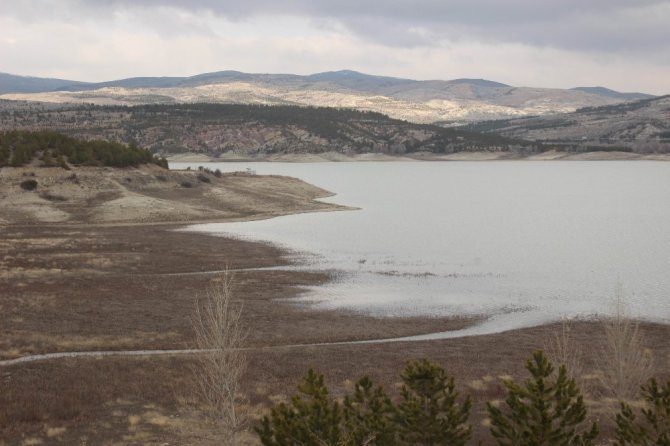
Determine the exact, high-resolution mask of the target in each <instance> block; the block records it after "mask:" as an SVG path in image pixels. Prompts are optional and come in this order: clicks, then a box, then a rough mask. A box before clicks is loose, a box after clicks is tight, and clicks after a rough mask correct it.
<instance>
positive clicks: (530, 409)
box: [487, 351, 598, 446]
mask: <svg viewBox="0 0 670 446" xmlns="http://www.w3.org/2000/svg"><path fill="white" fill-rule="evenodd" d="M526 368H527V369H528V371H529V372H530V373H531V375H532V379H530V380H527V381H526V382H525V383H524V384H523V385H520V384H517V383H515V382H514V381H511V380H510V381H505V387H506V388H507V399H506V401H505V402H506V405H507V407H506V408H505V409H504V410H501V409H500V408H497V407H495V406H493V405H492V404H491V403H487V407H488V411H489V415H490V416H491V423H492V427H491V433H492V434H493V436H494V437H495V439H496V442H497V444H499V445H500V446H518V445H524V446H545V445H546V446H571V445H584V446H586V445H593V444H594V440H595V438H596V436H597V435H598V425H597V423H593V424H592V425H591V427H590V429H588V430H583V429H580V425H581V424H582V423H583V422H584V420H585V419H586V406H585V405H584V400H583V397H582V395H581V393H580V391H579V389H578V388H577V385H576V384H575V380H574V379H573V378H570V377H568V374H567V370H566V368H565V366H564V365H562V366H561V367H560V368H559V369H558V374H555V373H554V367H553V366H552V365H551V363H550V362H549V361H548V360H547V358H546V357H545V355H544V353H543V352H542V351H537V352H535V353H533V357H532V359H530V360H528V363H527V365H526Z"/></svg>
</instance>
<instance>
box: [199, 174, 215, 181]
mask: <svg viewBox="0 0 670 446" xmlns="http://www.w3.org/2000/svg"><path fill="white" fill-rule="evenodd" d="M198 180H199V181H202V182H203V183H210V182H211V181H212V180H210V179H209V177H208V176H207V175H205V174H202V173H199V174H198Z"/></svg>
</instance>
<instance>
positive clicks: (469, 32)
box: [0, 0, 670, 52]
mask: <svg viewBox="0 0 670 446" xmlns="http://www.w3.org/2000/svg"><path fill="white" fill-rule="evenodd" d="M3 3H4V2H3ZM10 3H14V4H12V5H11V6H10ZM17 3H18V6H17V5H16V4H17ZM157 7H164V8H174V9H178V10H183V11H187V12H191V13H194V14H199V13H212V14H215V15H218V16H221V17H225V18H227V19H230V20H245V19H247V18H250V17H254V16H275V15H289V16H302V17H306V18H311V19H313V20H315V21H319V20H331V21H336V22H338V23H340V24H341V25H342V26H344V27H345V28H347V29H348V30H349V31H350V32H352V33H354V34H356V35H358V36H360V37H362V38H365V39H367V40H370V41H373V42H377V43H380V44H383V45H387V46H400V47H414V46H433V45H438V44H439V43H440V41H441V40H452V41H453V40H459V39H463V38H467V39H469V40H473V39H474V40H483V41H487V42H489V41H495V42H501V43H522V44H527V45H531V46H550V47H555V48H562V49H569V50H582V51H591V50H595V51H604V52H617V51H622V50H624V51H626V50H634V51H641V52H647V51H656V50H658V49H659V48H661V47H664V46H667V43H668V42H670V27H668V26H667V23H668V22H669V21H670V1H668V0H590V1H584V0H547V1H544V0H508V1H500V0H479V1H475V0H415V1H398V0H340V1H333V0H311V1H310V0H285V1H277V0H245V1H227V0H218V1H217V0H143V1H141V2H140V1H137V0H96V1H93V0H60V1H54V0H27V1H23V2H6V4H5V5H4V6H0V14H2V15H6V14H14V15H16V16H19V17H21V18H22V19H24V20H31V19H32V20H35V19H36V18H37V17H40V15H44V16H46V17H54V16H67V17H70V19H73V18H76V17H77V16H78V15H79V16H82V17H83V18H86V17H91V16H97V17H99V18H100V17H103V18H104V17H109V16H111V15H113V13H114V12H116V11H120V10H124V11H133V10H138V9H142V10H151V9H155V8H157ZM176 31H177V32H179V28H177V29H176Z"/></svg>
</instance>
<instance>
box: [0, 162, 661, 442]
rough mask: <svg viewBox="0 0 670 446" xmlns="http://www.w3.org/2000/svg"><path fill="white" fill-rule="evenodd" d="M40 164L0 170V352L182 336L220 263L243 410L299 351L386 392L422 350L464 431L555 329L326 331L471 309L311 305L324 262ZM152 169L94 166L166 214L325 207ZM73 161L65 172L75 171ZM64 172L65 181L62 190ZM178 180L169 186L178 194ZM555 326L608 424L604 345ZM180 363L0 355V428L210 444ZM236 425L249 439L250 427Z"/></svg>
mask: <svg viewBox="0 0 670 446" xmlns="http://www.w3.org/2000/svg"><path fill="white" fill-rule="evenodd" d="M43 173H45V172H37V173H36V176H35V177H32V176H30V177H29V178H36V181H37V182H38V189H36V190H35V191H31V192H29V191H25V190H23V189H20V186H19V185H17V181H18V180H21V179H23V178H27V177H25V176H24V175H23V174H22V173H21V174H19V175H18V176H16V177H11V178H14V179H12V180H11V181H7V182H3V183H2V184H3V185H5V186H6V185H8V186H7V187H11V188H18V189H12V190H9V191H7V190H6V189H3V191H2V195H0V197H2V198H0V209H1V210H2V211H1V213H0V216H2V217H3V218H5V221H6V222H11V223H12V224H8V223H5V224H3V225H0V262H1V263H2V268H1V269H0V290H1V291H0V330H2V337H1V338H0V359H10V358H16V357H21V356H25V355H30V354H40V353H49V352H68V351H94V350H95V351H97V350H102V351H109V350H115V351H118V350H143V349H147V350H155V349H185V348H191V347H193V344H194V341H193V330H192V327H191V321H190V316H191V314H192V311H193V308H194V305H195V301H196V299H197V297H198V296H202V295H203V293H204V292H205V291H206V289H207V288H208V287H209V286H212V285H216V283H217V280H219V278H220V271H221V270H223V269H226V268H227V269H229V270H232V271H233V273H234V275H235V279H234V280H235V282H234V286H235V288H234V295H235V298H236V299H238V300H240V301H241V302H242V303H243V305H244V309H243V320H244V324H245V326H246V327H247V329H248V333H249V334H248V337H247V345H248V347H249V358H250V365H249V369H248V373H247V375H246V377H245V381H244V386H243V387H244V397H245V399H246V401H247V404H246V407H245V410H246V411H247V412H248V414H249V415H250V419H251V421H250V423H251V424H253V422H254V420H255V419H256V418H257V417H259V416H260V415H261V414H264V413H267V411H268V409H269V407H271V405H273V404H275V403H276V402H278V401H284V400H287V399H288V398H289V397H290V395H292V394H293V393H295V386H296V385H297V384H298V382H299V381H300V379H301V377H302V376H303V375H304V373H305V371H306V370H307V368H308V367H310V366H313V367H315V368H316V369H317V370H319V371H320V372H322V373H324V374H325V375H326V378H327V382H328V384H329V386H330V389H331V391H332V393H333V395H334V396H335V397H339V396H341V395H343V394H344V393H345V392H346V391H349V390H351V388H352V386H353V382H354V381H355V380H357V379H358V378H359V377H361V376H362V375H364V374H369V375H370V376H371V377H373V378H374V379H375V381H377V382H379V383H381V384H384V386H385V387H386V388H387V390H388V391H389V392H390V393H391V394H393V395H396V394H397V390H398V386H397V384H398V382H399V380H400V379H399V373H400V371H401V369H402V367H403V364H404V361H406V360H408V359H414V358H422V357H427V358H430V359H431V360H433V361H436V362H438V363H440V364H441V365H443V366H444V367H445V368H446V369H447V370H448V371H449V372H450V373H451V374H453V375H454V376H455V377H456V381H457V385H458V386H459V388H460V389H461V393H462V394H470V395H472V396H473V398H474V400H475V401H477V404H476V405H475V408H474V411H473V415H472V418H471V421H472V423H473V425H474V427H475V437H476V439H482V440H484V444H487V443H488V442H489V441H490V437H489V436H487V435H486V431H487V421H486V413H485V408H484V404H483V402H484V401H490V400H502V399H504V390H503V389H504V388H503V385H502V382H501V378H505V377H515V378H523V377H525V373H524V369H523V366H524V361H525V360H526V359H527V358H528V357H529V356H530V354H531V352H532V351H533V350H534V349H537V348H544V347H546V346H547V345H548V343H550V340H551V338H552V337H553V336H554V335H555V334H556V333H557V332H558V331H559V330H561V327H560V326H557V325H553V326H542V327H535V328H528V329H523V330H517V331H513V332H507V333H501V334H496V335H490V336H481V337H469V338H458V339H451V340H443V341H430V342H413V343H407V342H405V343H380V344H355V343H354V344H334V345H327V343H336V342H342V341H356V340H365V339H380V338H393V337H397V336H406V335H412V334H422V333H430V332H435V331H445V330H450V329H459V328H463V327H465V326H468V325H469V324H473V323H476V322H477V321H475V320H468V319H463V318H459V317H457V316H455V317H453V318H372V317H367V316H364V315H360V314H350V313H344V312H332V311H314V310H312V309H310V308H309V307H304V306H300V305H297V304H295V303H294V302H293V301H292V300H291V298H293V297H295V296H297V295H298V294H299V293H300V292H301V287H304V286H312V285H318V284H321V283H324V282H325V281H327V280H330V277H328V276H327V275H326V274H322V273H310V272H304V271H292V270H284V269H273V268H272V267H276V266H286V265H288V264H289V263H290V260H289V257H288V256H287V254H288V253H287V252H286V251H284V250H281V249H279V248H277V247H274V246H269V245H266V244H261V243H251V242H247V241H242V240H234V239H226V238H219V237H211V236H207V235H202V234H195V233H189V232H178V231H175V229H178V228H180V227H181V226H182V224H181V223H174V220H172V222H170V223H165V220H169V219H168V218H167V217H169V216H170V215H171V214H169V213H168V212H167V210H166V213H165V214H161V215H164V216H165V218H163V217H160V215H158V214H154V215H153V216H152V215H151V214H147V210H142V209H141V206H135V207H131V209H135V210H136V211H137V212H138V214H133V213H132V212H131V211H129V210H127V209H126V211H123V210H117V211H116V212H115V213H104V212H99V211H98V210H99V206H101V205H103V206H104V204H105V203H107V204H108V203H109V201H113V200H115V199H117V198H114V199H113V200H106V199H105V197H106V195H103V196H102V197H98V199H94V200H88V201H86V200H83V201H77V200H75V199H71V200H70V201H68V200H60V201H59V200H49V199H48V198H42V197H39V195H38V194H39V193H41V192H42V191H40V186H42V185H46V186H45V189H47V190H48V191H49V193H50V194H62V195H65V194H67V193H68V190H66V189H64V188H63V189H58V188H57V187H56V186H55V184H56V180H54V183H53V185H52V183H48V182H47V180H46V179H44V178H46V177H43V176H42V174H43ZM103 173H104V172H103ZM0 174H2V175H3V179H6V178H8V175H9V174H7V172H6V171H5V170H3V171H0ZM14 174H16V172H14ZM164 174H165V173H164V171H161V172H151V173H148V172H147V171H135V170H132V169H130V170H127V171H125V172H123V173H119V172H114V173H113V174H111V177H112V178H111V179H109V181H111V184H112V186H111V187H112V188H117V186H118V188H119V191H120V192H119V193H120V194H121V196H122V197H123V196H126V195H125V194H128V195H130V196H131V197H132V196H134V195H133V194H138V195H142V196H148V197H150V198H152V199H159V200H166V201H168V202H181V203H182V204H183V203H186V204H187V206H188V208H189V209H195V211H193V212H190V211H189V212H190V213H187V215H188V216H189V218H187V219H185V220H182V221H195V220H200V219H204V220H207V219H213V220H225V219H242V218H246V219H250V218H264V217H268V216H271V215H280V214H281V213H290V212H305V211H311V210H334V209H337V208H336V207H333V206H332V205H329V204H325V203H319V202H316V201H314V198H317V197H319V196H324V195H327V192H326V191H323V190H320V189H318V188H312V187H311V186H309V185H306V184H305V183H302V182H299V180H292V179H286V178H283V177H267V178H266V177H260V176H258V177H255V176H230V177H227V176H224V177H222V178H215V177H213V178H212V179H211V180H210V182H209V183H206V182H204V183H203V182H200V183H198V184H197V186H196V187H190V188H185V187H182V186H181V182H182V181H189V180H190V181H198V180H197V174H198V173H197V172H190V173H181V172H176V173H174V172H169V173H167V175H170V177H168V179H167V181H164V180H162V179H157V178H156V176H157V175H164ZM64 175H65V176H64V179H63V181H70V180H68V177H69V176H70V175H72V173H71V172H70V173H66V174H64ZM83 175H84V174H83V173H81V172H76V177H77V178H79V177H81V176H83ZM146 175H149V176H150V177H151V178H145V176H146ZM172 175H180V176H178V177H177V176H174V178H173V177H172ZM181 175H186V176H189V177H188V178H187V177H186V176H183V177H182V176H181ZM52 177H55V175H52ZM126 178H131V180H130V181H127V180H126ZM142 178H144V179H145V180H146V181H147V183H148V184H147V185H146V187H143V186H142ZM149 180H150V181H149ZM91 181H93V180H91ZM154 181H155V184H156V185H154ZM163 183H167V184H169V185H170V186H169V187H168V186H164V185H163ZM64 184H67V183H64ZM91 184H93V183H91ZM67 186H68V187H70V185H69V184H68V185H67ZM3 187H4V186H3ZM77 187H79V185H77V184H76V183H74V186H73V188H74V189H73V190H75V191H76V190H77V189H76V188H77ZM162 187H165V189H164V190H162V189H161V188H162ZM214 187H218V188H220V191H219V192H218V193H219V194H220V195H221V196H226V197H231V196H235V194H237V196H239V197H243V196H247V197H257V198H255V199H244V198H239V199H240V201H241V202H243V203H247V204H246V207H241V206H240V205H239V204H238V205H235V206H233V205H232V204H230V203H234V200H230V201H228V200H227V199H222V200H221V201H220V203H219V204H216V205H213V204H211V202H210V201H209V200H204V199H203V198H202V197H203V196H204V195H205V193H206V192H207V193H208V194H209V193H210V192H211V194H212V195H216V193H215V192H214V191H213V190H212V189H210V188H214ZM82 189H84V188H82ZM182 189H187V191H186V192H184V191H182ZM194 189H195V191H194ZM198 189H199V190H198ZM287 189H290V190H291V191H292V194H293V195H291V194H288V193H287V192H286V191H287ZM175 191H176V192H175ZM82 193H84V192H82ZM86 193H88V192H86ZM182 193H183V194H184V196H183V197H182V196H181V195H178V194H182ZM282 193H283V194H284V197H283V198H281V195H282ZM20 194H37V195H38V197H37V198H35V197H30V200H32V201H30V202H36V201H37V200H43V201H46V203H42V204H40V205H39V206H45V207H46V208H47V209H56V210H59V211H62V212H64V213H67V218H63V219H56V220H55V221H53V219H52V220H46V221H45V220H40V219H39V218H37V217H36V216H35V215H37V216H40V215H45V214H49V213H48V212H46V213H44V212H40V213H37V214H33V213H31V212H32V211H30V212H23V211H22V210H21V209H22V207H21V206H20V205H15V204H14V203H17V201H16V200H19V199H18V198H17V196H19V195H20ZM72 194H73V195H74V192H72ZM186 194H192V195H186ZM198 194H200V195H198ZM245 194H246V195H245ZM272 194H274V195H272ZM273 197H274V198H273ZM278 197H279V198H278ZM280 198H281V199H280ZM189 200H190V201H189ZM198 200H202V201H198ZM37 202H39V203H41V201H37ZM205 202H206V204H207V205H208V206H210V207H208V208H207V209H213V211H207V212H205V211H203V210H198V209H199V208H198V206H197V205H196V203H202V205H203V206H204V205H205ZM8 203H9V205H8ZM249 203H251V204H249ZM51 204H53V206H51ZM68 204H69V207H67V205H68ZM185 206H186V205H185ZM213 206H217V207H219V208H218V209H216V208H214V207H213ZM226 206H228V207H226ZM113 207H115V206H113ZM148 207H149V209H151V206H148ZM268 208H269V209H270V210H269V211H268ZM7 209H12V210H11V211H7ZM217 210H218V211H219V212H221V213H223V212H228V213H229V214H227V215H226V216H223V215H222V214H219V213H216V212H214V211H217ZM133 212H134V211H133ZM58 215H61V214H58ZM100 215H105V216H114V217H105V218H100ZM157 215H158V216H157ZM159 217H160V218H159ZM203 217H205V218H203ZM177 220H178V219H177ZM570 330H571V333H572V335H573V337H574V340H575V345H578V346H579V348H580V349H581V350H582V351H583V353H584V355H583V357H584V364H583V368H582V372H581V376H580V379H581V380H582V381H581V382H584V383H587V384H588V385H589V387H590V389H591V390H590V392H591V393H589V396H588V400H589V405H590V406H591V413H592V414H593V415H594V416H596V417H598V418H599V419H600V420H601V422H603V424H604V426H603V430H604V433H605V435H608V434H611V432H612V413H613V412H614V411H615V410H616V408H617V405H616V402H615V401H613V400H609V399H607V398H604V397H602V396H600V395H599V393H598V392H599V390H598V385H597V377H598V374H599V372H600V371H601V369H602V367H603V364H602V362H601V361H600V358H601V352H602V349H603V346H604V345H605V340H604V332H603V329H602V325H601V324H600V323H599V322H588V321H583V322H577V323H572V324H571V325H570ZM642 330H643V332H644V334H645V336H646V340H647V347H648V348H649V349H650V351H652V352H653V355H654V358H655V364H656V368H657V371H658V376H659V377H667V375H668V371H670V346H669V345H668V342H667V339H668V337H669V336H670V327H669V326H667V325H657V324H643V325H642ZM316 344H318V345H316ZM193 365H194V361H193V357H192V356H189V355H175V356H169V355H168V356H161V357H152V356H134V357H123V356H118V357H104V358H70V359H57V360H49V361H38V362H33V363H26V364H20V365H13V366H1V367H0V438H1V439H2V440H0V444H3V443H2V442H3V441H4V442H5V443H4V444H105V445H113V444H119V445H121V444H164V443H169V444H199V445H200V444H202V445H208V444H212V445H213V444H217V431H216V428H215V427H213V426H212V425H211V424H209V423H208V421H207V419H206V418H205V417H204V416H203V415H202V411H201V407H200V406H199V403H198V402H197V401H196V400H195V399H194V398H193V394H192V381H191V376H192V367H193ZM245 441H246V442H247V443H248V444H256V440H255V438H254V436H253V435H251V434H249V435H248V436H247V437H246V439H245Z"/></svg>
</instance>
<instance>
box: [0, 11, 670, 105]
mask: <svg viewBox="0 0 670 446" xmlns="http://www.w3.org/2000/svg"><path fill="white" fill-rule="evenodd" d="M669 24H670V0H668V1H655V0H627V1H626V0H414V1H396V0H238V1H234V2H233V1H227V0H97V1H93V0H6V1H5V0H1V1H0V71H2V72H8V73H13V74H24V75H32V76H40V77H60V78H66V79H74V80H85V81H103V80H112V79H119V78H124V77H133V76H185V75H193V74H198V73H203V72H209V71H219V70H239V71H245V72H255V73H296V74H310V73H315V72H321V71H330V70H340V69H352V70H357V71H362V72H365V73H370V74H380V75H389V76H397V77H407V78H412V79H454V78H461V77H473V78H485V79H490V80H495V81H499V82H504V83H507V84H511V85H516V86H536V87H559V88H569V87H575V86H593V85H604V86H607V87H610V88H614V89H617V90H620V91H643V92H648V93H656V94H667V93H670V25H669Z"/></svg>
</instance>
